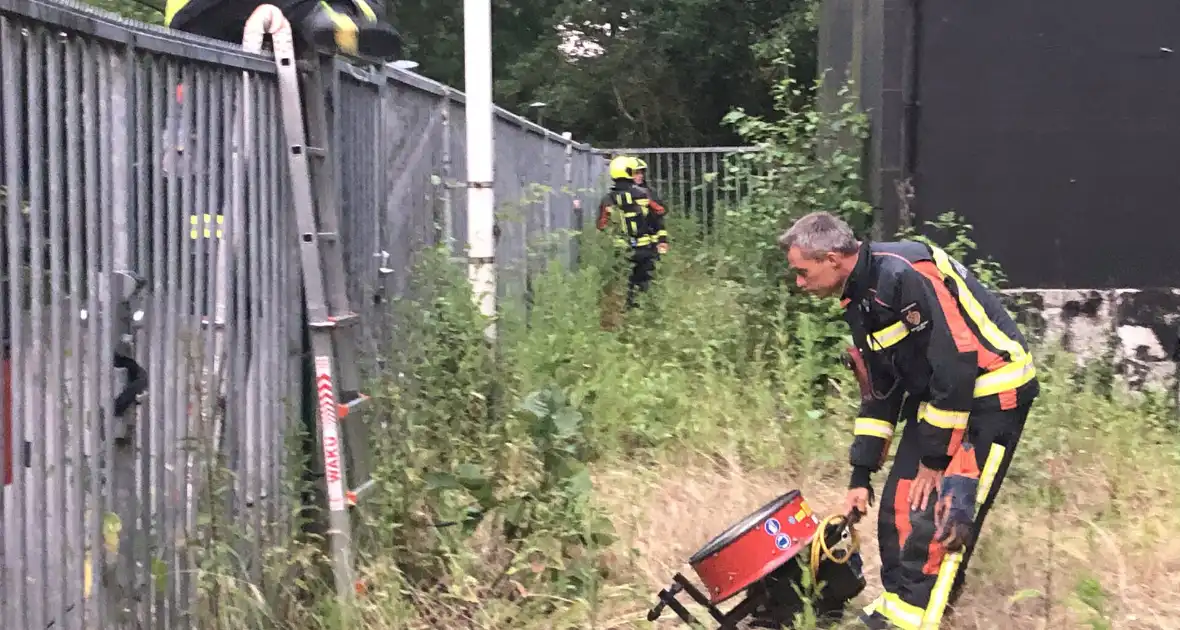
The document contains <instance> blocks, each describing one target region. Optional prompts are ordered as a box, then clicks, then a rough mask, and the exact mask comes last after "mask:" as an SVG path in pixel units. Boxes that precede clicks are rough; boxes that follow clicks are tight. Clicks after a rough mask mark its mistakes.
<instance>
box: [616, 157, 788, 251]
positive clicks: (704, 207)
mask: <svg viewBox="0 0 1180 630" xmlns="http://www.w3.org/2000/svg"><path fill="white" fill-rule="evenodd" d="M595 151H596V152H597V153H600V154H602V155H603V157H604V159H610V158H611V157H613V156H616V155H630V156H634V157H638V158H640V159H642V160H643V161H644V162H646V163H647V183H648V185H649V187H650V188H651V189H652V191H653V192H654V193H655V194H656V195H657V196H658V197H659V198H661V199H663V200H664V202H665V203H667V205H668V206H669V207H670V208H671V210H672V212H674V213H675V214H679V215H682V216H686V217H690V218H692V219H693V220H694V221H695V222H696V223H697V225H698V226H699V228H700V234H701V235H702V236H705V237H708V236H709V235H711V234H716V233H717V232H718V231H720V230H722V229H724V223H725V213H726V209H728V208H732V207H734V206H736V205H738V204H741V203H742V202H743V201H744V200H745V199H746V198H747V196H748V195H749V193H750V190H751V181H750V178H751V177H753V176H758V175H764V174H765V172H764V169H763V167H762V165H761V164H760V163H758V162H756V161H749V162H741V161H738V160H735V158H740V157H741V156H742V155H744V154H753V153H757V152H758V148H757V147H749V146H745V147H663V148H651V147H646V148H622V149H595ZM673 238H675V237H674V236H673Z"/></svg>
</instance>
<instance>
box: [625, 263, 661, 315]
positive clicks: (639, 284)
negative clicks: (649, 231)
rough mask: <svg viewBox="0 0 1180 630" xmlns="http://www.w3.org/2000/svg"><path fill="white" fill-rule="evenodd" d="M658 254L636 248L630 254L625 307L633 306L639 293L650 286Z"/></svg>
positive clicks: (644, 291) (645, 290)
mask: <svg viewBox="0 0 1180 630" xmlns="http://www.w3.org/2000/svg"><path fill="white" fill-rule="evenodd" d="M659 258H660V256H659V254H657V253H656V252H655V251H647V250H643V249H636V250H634V251H633V252H632V254H631V275H630V276H628V277H627V308H628V309H631V308H635V305H636V298H637V296H638V294H639V293H646V292H647V290H648V289H649V288H651V280H652V276H653V275H654V274H655V271H656V261H657V260H659Z"/></svg>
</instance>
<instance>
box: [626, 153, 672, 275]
mask: <svg viewBox="0 0 1180 630" xmlns="http://www.w3.org/2000/svg"><path fill="white" fill-rule="evenodd" d="M634 170H635V175H634V180H635V185H636V186H638V187H640V188H642V189H643V190H644V191H645V192H646V193H647V196H648V198H649V199H650V200H651V203H653V204H655V207H658V208H663V211H662V212H660V213H658V214H656V215H654V216H653V217H652V221H653V222H654V223H655V227H656V239H658V241H659V242H658V243H657V245H656V247H657V249H658V250H659V251H658V253H660V254H666V253H668V228H667V226H666V225H665V224H664V221H665V220H666V219H667V217H668V204H666V203H664V200H663V199H662V198H661V197H660V196H659V195H658V194H656V191H655V190H652V187H651V185H649V184H648V181H647V162H644V161H643V160H642V159H641V158H635V169H634ZM660 243H662V246H661V245H660Z"/></svg>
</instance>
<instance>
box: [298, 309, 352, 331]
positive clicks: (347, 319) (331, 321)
mask: <svg viewBox="0 0 1180 630" xmlns="http://www.w3.org/2000/svg"><path fill="white" fill-rule="evenodd" d="M360 319H361V316H360V315H357V314H356V313H341V314H340V315H329V316H328V319H326V320H324V321H318V322H311V323H310V324H309V326H311V327H312V328H313V329H320V330H323V329H326V328H327V329H331V328H336V327H338V326H351V325H352V324H356V323H358V322H359V321H360Z"/></svg>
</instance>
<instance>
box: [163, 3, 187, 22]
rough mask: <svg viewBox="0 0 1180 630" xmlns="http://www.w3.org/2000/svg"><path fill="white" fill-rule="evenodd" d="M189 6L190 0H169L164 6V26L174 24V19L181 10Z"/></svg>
mask: <svg viewBox="0 0 1180 630" xmlns="http://www.w3.org/2000/svg"><path fill="white" fill-rule="evenodd" d="M186 6H188V0H169V2H168V4H167V5H165V6H164V26H172V19H173V18H175V17H176V14H177V13H180V10H181V9H183V8H185V7H186Z"/></svg>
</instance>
